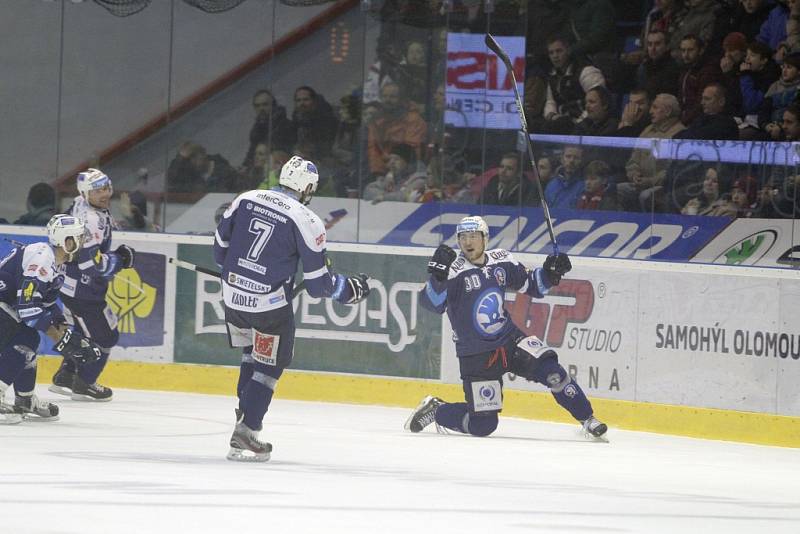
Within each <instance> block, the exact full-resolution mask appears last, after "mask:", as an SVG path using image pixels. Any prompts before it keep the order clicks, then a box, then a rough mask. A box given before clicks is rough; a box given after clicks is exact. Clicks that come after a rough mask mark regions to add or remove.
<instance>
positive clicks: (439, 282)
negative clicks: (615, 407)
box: [405, 217, 607, 439]
mask: <svg viewBox="0 0 800 534" xmlns="http://www.w3.org/2000/svg"><path fill="white" fill-rule="evenodd" d="M456 238H457V240H458V246H459V248H460V249H461V252H460V254H458V253H456V252H455V251H454V250H453V249H452V248H450V247H449V246H447V245H444V244H443V245H439V248H437V249H436V252H435V253H434V254H433V257H432V258H431V260H430V261H429V262H428V272H429V273H430V279H429V280H428V282H427V284H425V287H424V288H423V289H422V290H421V291H420V304H421V305H422V306H423V307H425V308H427V309H429V310H432V311H434V312H436V313H444V312H445V311H447V316H448V317H449V318H450V323H451V324H452V326H453V332H454V335H453V339H454V340H455V343H456V355H457V356H458V360H459V367H460V371H461V379H462V381H463V387H464V396H465V401H466V402H445V401H443V400H442V399H439V398H437V397H432V396H428V397H425V398H424V399H422V401H421V402H420V404H419V406H417V408H416V409H415V410H414V412H413V413H412V414H411V416H410V417H409V418H408V420H407V421H406V425H405V427H406V429H407V430H409V431H411V432H420V431H421V430H422V429H423V428H425V427H426V426H428V425H430V424H431V423H434V422H435V423H436V426H437V429H441V428H447V429H450V430H453V431H456V432H461V433H464V434H472V435H473V436H488V435H489V434H491V433H492V432H494V430H495V429H496V428H497V423H498V414H499V413H500V411H501V410H502V409H503V375H504V374H505V373H512V374H514V375H517V376H522V377H524V378H525V379H527V380H529V381H534V382H538V383H540V384H543V385H544V386H546V387H547V388H549V389H550V392H551V393H552V395H553V397H554V398H555V400H556V402H557V403H558V404H559V405H561V406H562V407H563V408H564V409H566V410H567V411H568V412H569V413H570V414H571V415H572V416H573V417H574V418H575V419H576V420H577V421H579V422H580V423H581V427H582V430H583V431H584V432H585V434H586V435H587V436H589V437H591V438H592V439H603V436H604V434H605V433H606V431H607V427H606V425H605V424H603V423H601V422H600V421H598V420H597V418H595V417H594V412H593V410H592V405H591V403H590V402H589V399H587V398H586V395H585V394H584V392H583V390H582V389H581V387H580V386H579V385H578V383H577V382H576V381H575V380H574V379H573V378H571V377H570V376H569V374H568V373H567V371H566V370H565V369H564V367H563V366H562V365H561V364H560V363H558V354H557V353H556V351H555V349H553V348H552V347H549V346H547V345H545V344H544V343H543V342H542V341H541V340H539V339H538V338H537V337H536V336H526V335H525V334H523V333H522V331H521V330H520V329H519V328H518V327H517V326H516V325H515V324H514V323H513V322H512V320H511V317H510V315H509V314H508V312H507V310H506V309H505V306H504V301H505V294H506V292H507V291H516V292H519V293H524V294H526V295H529V296H531V297H534V298H542V297H544V295H546V294H547V292H548V290H549V289H550V288H551V287H553V286H557V285H558V284H559V283H560V282H561V277H562V276H563V275H565V274H566V273H568V272H569V271H570V270H571V269H572V265H571V263H570V261H569V257H567V255H566V254H558V255H557V256H548V257H547V258H546V259H545V261H544V266H543V267H542V268H537V269H533V270H530V269H528V268H526V267H525V266H524V265H522V264H521V263H520V262H518V261H517V260H515V259H514V257H513V256H512V255H511V253H509V252H508V251H507V250H503V249H491V250H487V246H488V241H489V227H488V226H487V224H486V221H484V220H483V219H482V218H481V217H465V218H463V219H462V220H461V222H460V223H459V224H458V226H457V227H456Z"/></svg>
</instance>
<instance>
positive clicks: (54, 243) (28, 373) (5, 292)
mask: <svg viewBox="0 0 800 534" xmlns="http://www.w3.org/2000/svg"><path fill="white" fill-rule="evenodd" d="M84 231H85V230H84V225H83V221H81V220H80V219H79V218H77V217H73V216H71V215H55V216H54V217H53V218H52V219H50V222H48V223H47V238H48V241H49V244H48V243H33V244H30V245H24V246H20V247H17V248H14V250H12V251H11V253H9V254H8V255H7V256H6V257H5V258H3V259H2V260H0V423H4V424H12V423H19V422H20V421H22V419H23V418H25V417H31V416H34V417H35V418H38V419H41V420H47V421H55V420H57V419H58V406H56V405H55V404H53V403H51V402H47V401H44V400H40V399H39V398H38V397H37V396H36V395H35V394H34V393H33V388H34V385H35V383H36V351H37V350H38V348H39V333H38V332H37V330H38V331H42V332H44V333H45V334H47V336H48V337H50V338H51V339H52V340H53V341H54V342H55V346H54V348H55V349H56V350H57V351H58V352H59V353H61V354H63V355H64V357H66V358H70V359H73V360H78V361H84V362H90V361H93V360H96V359H97V358H99V357H100V349H99V347H97V346H96V345H94V344H93V343H91V342H90V341H89V340H87V339H85V338H84V337H83V336H82V335H80V334H79V333H77V332H74V331H72V330H71V329H70V328H69V327H68V326H67V324H66V322H65V321H64V315H63V314H62V313H61V310H60V309H59V308H58V306H56V299H57V298H58V292H59V289H60V288H61V284H62V283H63V281H64V277H63V276H62V275H60V274H58V268H59V267H60V266H61V265H62V264H63V263H64V262H65V261H69V260H70V259H71V258H72V257H74V256H75V254H76V253H77V252H78V250H80V247H81V242H82V240H83V238H84ZM12 385H13V386H14V392H15V396H14V404H6V403H5V400H4V399H5V392H6V390H7V389H8V388H9V387H10V386H12Z"/></svg>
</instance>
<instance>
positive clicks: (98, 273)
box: [50, 169, 134, 401]
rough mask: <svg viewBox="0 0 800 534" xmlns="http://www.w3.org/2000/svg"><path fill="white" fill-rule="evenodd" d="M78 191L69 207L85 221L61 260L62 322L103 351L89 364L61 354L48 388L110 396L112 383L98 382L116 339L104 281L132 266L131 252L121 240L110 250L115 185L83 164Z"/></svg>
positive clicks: (86, 396) (80, 396)
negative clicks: (79, 239) (71, 253)
mask: <svg viewBox="0 0 800 534" xmlns="http://www.w3.org/2000/svg"><path fill="white" fill-rule="evenodd" d="M77 187H78V193H80V194H79V195H78V196H77V197H75V200H74V202H73V203H72V206H71V207H70V208H69V210H68V212H69V213H70V214H72V215H74V216H76V217H80V218H81V219H82V220H83V221H84V222H85V224H86V239H85V240H84V242H83V245H82V247H81V250H80V251H79V253H78V254H77V255H76V256H75V258H73V259H72V260H70V261H68V262H67V263H66V264H65V275H64V285H63V286H62V287H61V295H60V297H61V302H62V303H63V304H64V313H65V314H66V317H67V321H68V323H69V324H70V325H73V326H74V328H75V329H76V330H79V331H81V332H82V334H83V335H84V336H86V337H88V338H89V339H91V340H92V341H93V342H94V343H96V344H97V345H99V346H100V348H101V350H102V355H101V357H100V358H99V359H98V360H97V361H94V362H92V363H86V364H81V365H79V364H77V363H76V361H75V360H73V359H70V358H65V359H64V361H63V363H62V364H61V367H59V369H58V371H57V372H56V374H55V375H54V376H53V385H52V386H50V391H52V392H54V393H60V394H62V395H67V396H70V397H71V398H72V399H73V400H83V401H110V400H111V398H112V396H113V392H112V391H111V388H108V387H105V386H102V385H100V384H98V383H97V379H98V377H99V376H100V373H102V372H103V369H104V368H105V365H106V362H107V361H108V355H109V354H110V353H111V349H112V347H114V345H116V344H117V341H119V331H118V330H117V316H116V314H115V313H114V312H113V311H112V310H111V308H110V307H109V306H108V305H107V304H106V292H107V290H108V283H109V281H110V280H111V279H112V278H113V277H114V275H115V274H117V273H118V272H119V271H121V270H122V269H126V268H129V267H133V259H134V251H133V249H132V248H130V247H129V246H127V245H120V246H119V247H117V249H116V250H114V251H111V230H112V227H113V226H114V219H113V218H112V217H111V213H109V211H108V208H109V204H110V202H111V196H112V195H113V194H114V188H113V185H112V184H111V180H110V179H109V177H108V176H107V175H105V174H104V173H103V172H102V171H99V170H97V169H88V170H86V171H84V172H82V173H79V174H78V178H77Z"/></svg>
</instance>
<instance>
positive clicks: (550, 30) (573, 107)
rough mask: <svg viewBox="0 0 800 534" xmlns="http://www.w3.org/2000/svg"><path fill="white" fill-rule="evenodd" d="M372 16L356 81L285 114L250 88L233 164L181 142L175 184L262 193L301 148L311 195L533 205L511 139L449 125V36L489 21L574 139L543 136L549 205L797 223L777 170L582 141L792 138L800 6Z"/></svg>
mask: <svg viewBox="0 0 800 534" xmlns="http://www.w3.org/2000/svg"><path fill="white" fill-rule="evenodd" d="M380 10H381V11H380V13H379V14H378V15H379V17H380V20H381V27H380V35H379V37H378V39H377V45H376V59H375V61H374V62H373V63H372V64H370V65H369V66H368V68H367V69H366V75H365V77H364V80H363V84H361V86H360V87H358V88H356V89H355V90H353V91H352V92H349V93H348V94H346V95H343V96H342V97H341V98H339V99H338V101H337V100H331V102H333V103H334V104H333V105H332V104H331V103H329V102H328V101H327V100H326V99H325V97H323V96H322V94H321V93H320V92H319V90H318V89H317V88H312V87H309V86H305V85H302V86H298V87H297V88H296V89H295V90H294V92H293V94H292V95H291V102H290V103H289V104H287V105H286V106H285V107H284V106H283V105H281V104H280V103H279V102H278V99H277V98H276V96H275V95H273V93H272V92H270V91H269V90H267V89H261V90H258V91H257V92H256V93H255V94H254V95H253V97H252V105H253V109H254V115H255V118H254V121H253V124H252V126H251V128H250V131H249V145H248V146H247V151H246V156H245V158H244V160H243V161H242V162H241V164H239V165H238V166H235V165H233V164H231V162H229V161H228V160H226V159H225V158H224V157H223V156H221V155H219V154H209V153H208V152H207V150H206V148H204V147H202V146H200V145H198V144H196V143H193V142H187V143H185V144H183V145H181V146H180V148H179V150H178V153H177V155H176V157H175V159H174V160H173V161H172V163H171V164H170V168H169V172H168V190H169V191H170V192H173V193H205V192H216V191H220V192H221V191H224V192H238V191H242V190H246V189H249V188H253V187H272V186H274V185H276V183H277V175H278V170H279V169H280V165H281V164H282V162H284V161H286V159H287V158H288V157H290V156H291V155H294V154H297V155H301V156H304V157H307V158H309V159H311V160H313V161H315V162H316V163H318V167H319V168H320V170H321V177H322V180H321V184H320V192H319V193H318V194H320V195H327V196H339V197H350V198H361V199H364V200H368V201H370V202H373V203H378V202H384V201H390V200H392V201H403V202H431V201H436V202H459V203H485V204H495V205H504V206H537V205H539V204H540V203H541V198H540V194H539V190H538V188H537V187H536V186H535V180H534V173H533V169H532V167H531V165H530V162H529V161H527V154H526V152H525V150H520V149H519V147H518V146H517V145H515V138H514V137H513V135H511V136H505V137H503V136H502V135H501V134H497V137H495V138H492V139H499V140H500V141H499V142H496V141H494V140H490V141H489V142H487V139H488V134H486V133H483V132H475V131H470V129H468V128H465V127H463V125H461V126H459V125H458V124H453V123H451V122H450V121H448V119H447V118H446V115H447V114H446V111H447V110H446V104H445V86H446V58H447V35H448V32H471V33H486V32H487V28H491V31H492V33H494V34H495V35H498V34H499V35H504V34H505V35H520V34H526V35H527V40H526V47H527V49H526V67H525V80H524V86H525V113H526V116H527V119H528V124H529V125H530V127H531V130H532V131H533V132H536V133H543V134H552V135H562V136H564V135H566V136H579V137H576V140H575V142H567V141H565V142H564V143H562V144H560V145H555V144H548V145H544V144H537V147H536V153H537V154H536V155H537V158H538V159H539V162H538V165H537V171H538V174H539V177H540V179H541V181H542V183H543V186H544V196H545V198H546V199H547V201H548V203H549V205H550V207H552V208H568V209H590V210H625V211H633V212H653V211H655V212H665V213H683V214H714V215H720V214H724V215H735V216H766V215H769V216H783V217H794V216H795V212H796V207H797V206H796V204H797V203H796V201H795V195H794V190H795V189H794V186H795V183H796V182H797V181H798V180H797V179H796V178H795V177H794V176H787V175H788V174H789V173H787V172H785V171H784V170H783V169H784V168H785V167H786V166H775V167H764V166H761V167H756V166H748V165H735V164H729V163H725V162H715V161H706V163H698V161H695V160H693V159H692V158H681V159H680V160H677V159H676V160H669V159H664V158H660V157H658V156H657V155H656V154H654V152H653V151H652V150H649V149H648V148H636V149H624V150H623V149H619V148H599V147H598V146H597V143H588V144H586V145H583V143H581V142H580V139H581V138H583V137H585V136H603V137H615V138H623V137H625V138H642V139H655V140H669V139H691V140H702V141H735V140H746V141H753V142H760V141H795V140H798V138H799V137H800V103H799V102H798V88H800V1H798V0H623V1H616V2H612V1H611V0H530V1H528V2H521V1H519V0H496V1H494V2H487V1H485V0H459V1H454V2H442V1H439V0H387V1H385V2H383V3H382V4H381V8H380ZM526 26H527V28H526ZM284 98H285V97H284ZM289 107H291V108H292V109H291V111H290V110H289ZM450 118H451V119H452V117H450ZM243 133H244V132H243ZM512 133H513V132H512ZM591 145H594V146H591ZM609 146H610V145H609ZM640 146H643V145H640ZM695 159H697V158H695ZM700 159H702V158H700ZM777 167H781V169H777ZM523 171H524V172H523ZM712 171H713V172H712ZM714 173H715V174H716V185H715V186H714V188H712V187H711V186H710V185H709V184H708V183H707V182H708V177H707V175H709V174H714ZM712 189H714V192H713V193H712V191H711V190H712ZM754 190H755V192H754ZM742 192H744V193H746V194H742ZM715 196H716V197H715ZM712 197H715V198H712ZM734 197H736V198H737V199H738V200H739V201H740V202H738V203H737V202H734V200H733V199H734ZM740 197H741V198H740ZM748 201H751V204H746V202H748ZM765 202H769V203H770V206H765V205H764V204H765ZM742 203H744V204H742ZM734 205H735V206H738V207H736V208H735V209H734Z"/></svg>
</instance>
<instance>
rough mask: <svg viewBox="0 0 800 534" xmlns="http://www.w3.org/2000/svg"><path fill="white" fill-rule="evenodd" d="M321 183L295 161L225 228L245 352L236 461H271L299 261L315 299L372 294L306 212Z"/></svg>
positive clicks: (227, 284) (229, 295) (221, 259)
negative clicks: (334, 259)
mask: <svg viewBox="0 0 800 534" xmlns="http://www.w3.org/2000/svg"><path fill="white" fill-rule="evenodd" d="M318 182H319V174H318V172H317V168H316V166H315V165H314V164H313V163H312V162H310V161H306V160H304V159H303V158H300V157H298V156H295V157H293V158H292V159H290V160H289V161H288V162H287V163H286V164H285V165H284V166H283V168H282V169H281V174H280V178H279V184H280V185H279V186H278V187H277V188H275V189H273V190H269V191H261V190H255V191H248V192H246V193H242V194H241V195H239V196H238V197H236V199H235V200H234V201H233V203H232V204H231V205H230V207H229V208H228V209H227V210H226V211H225V213H224V215H223V217H222V219H221V220H220V222H219V225H218V226H217V231H216V235H215V238H214V259H215V261H216V262H217V264H218V265H219V266H220V267H221V269H222V295H223V299H224V303H225V321H226V323H227V327H228V335H229V339H230V343H231V346H233V347H242V363H241V367H240V371H239V383H238V385H237V387H236V393H237V395H238V397H239V407H238V408H237V409H236V426H235V428H234V431H233V435H232V436H231V439H230V451H229V452H228V459H230V460H237V461H243V460H244V461H266V460H269V457H270V452H271V451H272V445H271V444H269V443H267V442H264V441H261V440H259V438H258V432H259V431H260V430H261V429H262V421H263V419H264V415H265V414H266V412H267V409H268V408H269V404H270V401H271V400H272V395H273V393H274V392H275V388H276V386H277V384H278V379H279V378H280V377H281V374H282V373H283V370H284V369H286V367H288V366H289V364H290V363H291V361H292V351H293V347H294V335H295V325H294V311H293V309H292V303H291V295H292V288H293V286H294V276H295V273H296V272H297V262H298V260H302V262H303V279H304V280H305V284H306V290H307V291H308V293H309V294H310V295H311V296H313V297H329V298H332V299H334V300H336V301H338V302H341V303H343V304H356V303H358V302H361V301H362V300H363V299H365V298H366V297H367V295H368V294H369V286H368V285H367V278H368V277H367V275H365V274H360V275H358V276H343V275H341V274H337V273H335V272H333V271H332V270H331V269H330V268H329V267H328V263H327V261H326V256H325V240H326V234H325V226H324V225H323V223H322V221H321V220H320V218H319V217H318V216H317V215H316V214H315V213H314V212H312V211H311V210H310V209H309V208H307V207H306V205H307V204H308V203H309V202H310V200H311V197H312V196H313V195H314V192H315V191H316V190H317V183H318Z"/></svg>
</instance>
